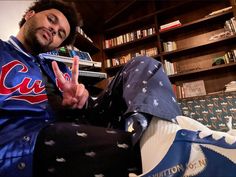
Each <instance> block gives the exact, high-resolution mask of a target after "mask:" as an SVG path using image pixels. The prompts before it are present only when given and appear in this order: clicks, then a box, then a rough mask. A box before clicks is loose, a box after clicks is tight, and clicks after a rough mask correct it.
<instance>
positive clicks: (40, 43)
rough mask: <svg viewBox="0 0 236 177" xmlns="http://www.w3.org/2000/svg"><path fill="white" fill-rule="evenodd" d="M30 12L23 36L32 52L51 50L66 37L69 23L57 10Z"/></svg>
mask: <svg viewBox="0 0 236 177" xmlns="http://www.w3.org/2000/svg"><path fill="white" fill-rule="evenodd" d="M31 13H32V14H30V15H29V18H27V19H26V23H25V28H24V37H25V41H26V43H27V45H28V47H30V49H31V50H32V51H33V52H34V53H41V52H47V51H50V50H53V49H55V48H57V47H59V46H60V45H61V43H62V42H63V41H64V40H65V39H66V38H67V37H68V35H69V33H70V25H69V22H68V20H67V18H66V17H65V16H64V14H63V13H61V12H60V11H59V10H56V9H49V10H45V11H41V12H38V13H34V12H31Z"/></svg>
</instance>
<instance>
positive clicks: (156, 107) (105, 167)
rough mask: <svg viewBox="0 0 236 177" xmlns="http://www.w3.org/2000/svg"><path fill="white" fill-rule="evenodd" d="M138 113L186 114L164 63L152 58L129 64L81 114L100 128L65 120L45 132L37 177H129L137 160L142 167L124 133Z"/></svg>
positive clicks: (38, 154)
mask: <svg viewBox="0 0 236 177" xmlns="http://www.w3.org/2000/svg"><path fill="white" fill-rule="evenodd" d="M136 112H139V113H143V114H145V115H149V116H155V117H159V118H162V119H166V120H168V121H170V120H172V119H175V117H176V116H177V115H180V114H181V113H180V109H179V106H178V104H177V102H176V99H175V95H174V93H173V91H172V87H171V84H170V82H169V79H168V77H167V76H166V74H165V72H164V70H163V68H162V65H161V63H160V62H158V61H156V60H154V59H152V58H150V57H136V58H134V59H133V60H131V61H130V62H128V63H127V64H126V65H125V66H124V67H123V68H122V69H121V70H120V72H118V73H117V75H116V76H115V78H114V79H113V81H112V82H111V83H110V85H109V86H108V87H107V89H105V90H104V92H103V93H102V94H101V95H99V97H98V99H96V100H95V101H94V102H93V103H90V104H89V107H88V112H86V113H83V115H82V114H81V115H80V117H82V118H84V119H86V120H87V121H89V122H90V124H92V125H96V126H91V125H83V124H75V123H65V122H63V123H55V124H54V125H51V126H49V127H47V128H45V129H44V130H43V131H42V132H41V133H40V136H39V138H38V141H37V144H36V151H35V165H34V166H35V176H37V177H42V176H45V177H47V176H56V177H75V176H77V177H90V176H91V177H93V176H94V177H103V176H105V177H126V176H128V171H129V170H128V169H129V168H132V167H134V166H135V165H136V164H135V163H134V162H133V161H135V162H137V163H138V164H141V163H140V154H139V153H140V152H139V149H138V148H137V147H136V148H134V147H132V145H131V134H130V133H127V132H125V131H124V127H125V119H126V118H127V117H129V116H130V115H132V114H133V113H136ZM104 127H106V128H104ZM134 164H135V165H134ZM135 167H137V165H136V166H135ZM138 169H141V168H140V166H139V167H138ZM134 171H135V170H134ZM131 172H132V170H131ZM135 172H137V171H135ZM139 172H140V171H139ZM139 172H137V173H139Z"/></svg>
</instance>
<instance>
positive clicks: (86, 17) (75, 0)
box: [64, 0, 134, 33]
mask: <svg viewBox="0 0 236 177" xmlns="http://www.w3.org/2000/svg"><path fill="white" fill-rule="evenodd" d="M64 1H67V2H68V0H64ZM132 1H134V0H70V1H69V2H71V4H73V5H74V6H75V8H76V9H78V12H79V13H80V15H81V17H82V19H83V27H82V28H83V30H84V31H89V32H90V33H93V32H95V33H96V32H99V31H100V30H102V27H103V24H104V22H105V21H106V20H109V19H110V18H111V17H112V16H113V15H115V14H116V13H117V12H119V11H120V10H121V9H122V8H124V7H125V6H127V5H128V4H129V3H130V2H132Z"/></svg>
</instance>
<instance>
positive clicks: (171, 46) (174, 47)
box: [163, 41, 177, 52]
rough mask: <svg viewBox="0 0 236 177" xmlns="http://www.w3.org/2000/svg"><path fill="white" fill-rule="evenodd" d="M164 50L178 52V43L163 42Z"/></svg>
mask: <svg viewBox="0 0 236 177" xmlns="http://www.w3.org/2000/svg"><path fill="white" fill-rule="evenodd" d="M163 50H164V52H170V51H173V50H177V45H176V42H175V41H167V42H163Z"/></svg>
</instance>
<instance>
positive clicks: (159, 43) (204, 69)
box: [103, 0, 236, 92]
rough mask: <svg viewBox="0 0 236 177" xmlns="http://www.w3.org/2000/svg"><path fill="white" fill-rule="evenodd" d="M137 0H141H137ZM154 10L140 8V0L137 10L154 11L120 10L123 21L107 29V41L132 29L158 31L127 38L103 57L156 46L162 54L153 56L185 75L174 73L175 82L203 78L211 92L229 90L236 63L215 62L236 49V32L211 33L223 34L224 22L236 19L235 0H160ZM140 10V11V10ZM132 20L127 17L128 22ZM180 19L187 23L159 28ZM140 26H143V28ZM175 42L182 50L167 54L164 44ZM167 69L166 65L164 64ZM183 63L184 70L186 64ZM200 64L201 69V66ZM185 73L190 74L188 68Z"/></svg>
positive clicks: (107, 51) (110, 69) (114, 68)
mask: <svg viewBox="0 0 236 177" xmlns="http://www.w3.org/2000/svg"><path fill="white" fill-rule="evenodd" d="M137 2H138V0H137ZM153 2H154V4H155V8H156V9H153V8H150V6H149V5H147V6H145V3H143V4H142V5H143V6H145V7H143V6H138V5H137V4H138V3H137V4H136V5H135V2H134V3H133V4H132V5H131V6H134V8H133V10H136V11H137V12H140V11H141V10H142V9H146V10H147V9H149V11H148V10H147V13H145V14H144V15H143V16H140V13H137V12H136V11H135V12H134V13H132V14H135V15H136V16H137V18H134V16H133V15H132V14H131V15H130V16H129V12H128V11H127V9H126V12H125V13H124V14H123V19H124V20H121V15H122V13H119V20H120V21H122V23H120V21H119V22H118V21H117V23H115V22H114V21H112V22H111V21H110V22H109V24H112V25H113V26H112V27H111V26H107V29H105V30H104V36H105V39H106V38H108V39H109V37H111V38H112V37H113V36H116V35H120V34H126V33H127V32H132V30H136V29H140V26H141V25H143V26H142V28H144V27H146V28H147V27H149V26H152V25H153V27H155V29H156V34H154V35H152V36H148V37H145V38H141V39H138V40H135V41H132V42H128V43H125V44H122V45H119V46H114V47H111V48H107V49H104V50H103V52H104V60H106V59H109V58H114V57H116V56H117V58H119V56H122V55H123V54H125V52H127V51H131V52H136V51H137V52H139V51H140V49H148V48H153V47H157V48H158V53H159V54H158V55H156V56H154V57H153V58H155V59H157V60H160V62H162V63H163V64H164V63H165V60H167V61H169V62H173V63H176V66H178V67H179V68H178V70H179V71H182V72H181V73H178V74H174V75H170V76H169V79H170V81H171V83H172V84H176V85H178V86H181V85H182V84H183V83H185V82H191V81H196V80H204V83H205V87H206V91H207V92H216V91H219V90H222V89H223V88H224V84H226V82H230V81H232V80H236V62H235V63H234V62H233V63H228V64H223V65H217V66H211V64H212V60H213V59H215V58H218V57H222V56H224V55H225V53H227V52H229V51H232V50H235V49H236V43H235V41H236V34H234V35H231V36H227V37H221V38H219V39H217V40H209V39H210V38H211V37H212V36H214V35H217V34H221V33H222V32H224V25H225V22H226V21H227V20H230V19H231V18H232V17H234V12H235V9H234V8H235V6H232V4H231V3H232V2H231V0H219V1H217V2H213V1H212V0H205V1H199V0H166V1H162V0H155V1H152V3H153ZM230 6H232V9H230V10H227V11H224V12H221V13H218V14H215V15H211V16H210V15H208V14H210V13H212V12H216V11H218V10H220V9H224V10H225V8H228V7H230ZM135 8H136V9H135ZM125 19H127V20H125ZM176 20H179V21H180V22H181V23H182V25H181V26H179V27H176V28H172V29H169V30H166V31H162V32H160V31H159V29H160V25H163V24H167V23H170V22H173V21H176ZM139 25H140V26H139ZM168 41H175V42H176V45H177V50H173V51H169V52H163V51H162V50H163V43H164V42H168ZM122 67H123V65H118V66H114V67H110V68H105V71H106V72H107V73H108V75H109V74H110V73H112V74H111V75H113V74H114V73H116V72H117V71H118V70H119V69H120V68H122ZM164 67H165V66H164ZM181 67H182V68H181ZM196 68H199V69H196ZM184 71H186V72H184Z"/></svg>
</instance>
